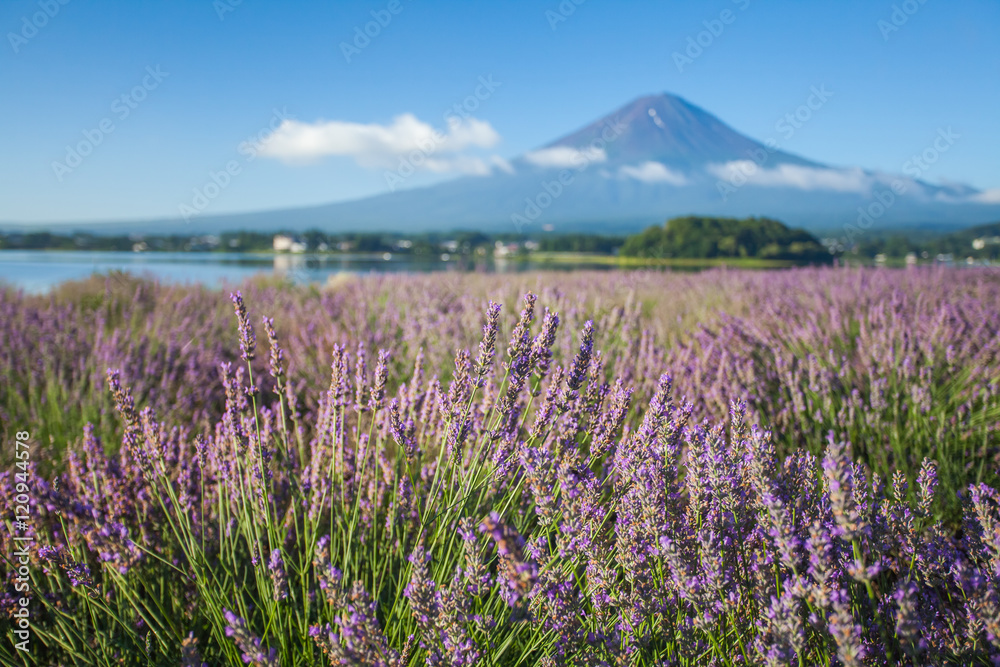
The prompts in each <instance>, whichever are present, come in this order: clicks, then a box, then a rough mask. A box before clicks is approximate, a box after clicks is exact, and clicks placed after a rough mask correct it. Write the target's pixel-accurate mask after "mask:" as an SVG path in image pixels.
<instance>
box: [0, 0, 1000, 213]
mask: <svg viewBox="0 0 1000 667" xmlns="http://www.w3.org/2000/svg"><path fill="white" fill-rule="evenodd" d="M398 1H399V3H400V4H399V7H401V10H400V11H398V13H397V14H395V15H392V19H391V22H390V23H389V24H388V25H386V26H385V27H384V28H381V29H380V34H378V35H377V36H376V37H374V38H372V39H371V41H370V43H369V44H368V45H367V46H365V48H364V49H362V50H360V53H355V54H353V55H352V58H351V62H347V59H346V58H345V56H344V54H343V53H342V49H341V46H340V44H341V43H342V42H348V43H350V42H351V41H352V40H353V39H354V36H355V28H362V29H363V28H364V25H365V24H366V23H367V22H369V21H371V20H372V16H371V12H372V11H375V12H379V11H381V10H386V9H387V7H389V5H390V1H389V0H368V1H357V2H355V1H350V2H330V1H324V2H307V1H305V0H289V1H284V2H280V3H278V2H263V0H242V2H239V3H238V4H235V3H236V2H237V0H219V2H216V3H214V4H213V0H197V1H195V0H170V1H165V0H164V1H158V2H154V1H152V0H127V1H126V0H117V1H112V0H105V1H100V0H91V1H87V0H68V2H67V4H65V5H63V4H60V3H59V0H41V2H39V0H34V1H30V0H24V1H22V0H4V2H2V3H0V33H2V35H3V36H4V38H3V42H2V44H0V91H2V93H0V94H2V103H0V126H2V128H3V130H2V132H0V221H15V222H16V221H22V222H35V221H38V222H44V221H76V220H81V221H82V220H105V219H107V220H113V219H132V218H146V217H156V216H176V215H177V213H178V205H179V204H181V203H185V202H190V201H191V199H192V193H193V190H194V189H195V188H199V187H203V186H204V185H205V184H206V183H207V182H208V177H209V176H208V175H209V172H210V171H218V170H220V169H224V168H225V165H226V164H227V162H229V161H231V160H236V161H237V162H238V164H239V166H240V173H239V174H238V175H236V176H234V177H233V178H232V179H231V182H230V184H229V185H228V186H227V187H226V188H224V189H223V190H222V191H221V193H220V194H219V195H218V196H217V197H216V198H215V199H214V200H213V201H212V202H211V204H210V206H209V207H208V208H207V209H206V211H205V212H206V213H226V212H235V211H249V210H259V209H266V208H277V207H285V206H299V205H308V204H319V203H326V202H331V201H337V200H345V199H353V198H356V197H361V196H365V195H370V194H376V193H379V192H385V191H387V186H386V183H385V180H384V170H382V169H379V168H372V167H371V166H370V165H369V166H365V165H363V164H359V161H358V160H357V159H355V158H352V157H349V156H333V157H326V158H323V159H320V160H317V161H313V162H311V163H309V164H288V163H286V162H283V161H281V160H277V159H271V158H264V157H260V158H258V159H256V160H253V161H252V162H251V161H247V160H246V156H245V155H243V154H241V153H240V152H239V151H238V148H237V147H238V146H239V144H240V142H242V141H244V140H245V139H247V138H248V137H250V136H252V135H255V134H257V133H258V132H260V131H261V130H263V129H265V128H266V127H267V125H268V123H269V121H270V120H271V119H272V117H273V113H274V111H273V110H274V109H278V110H282V109H285V110H287V113H288V114H289V115H290V116H291V117H293V118H294V119H296V120H298V121H301V122H304V123H316V122H318V121H344V122H351V123H358V124H364V125H370V124H378V125H383V126H386V125H390V124H391V123H392V122H393V119H394V118H395V117H397V116H399V115H400V114H404V113H410V114H413V115H414V116H415V117H416V118H417V119H419V120H420V121H423V122H426V123H428V124H430V125H432V126H435V127H445V124H444V123H443V121H442V114H443V113H444V111H446V110H447V109H448V108H450V107H451V106H452V105H454V104H455V103H459V102H461V101H462V100H463V99H464V98H465V97H466V96H468V95H470V94H472V93H473V92H474V91H475V89H476V86H477V85H478V83H477V81H478V79H479V77H481V76H489V75H492V77H493V79H494V80H495V81H497V82H500V84H501V85H500V87H499V88H497V89H496V91H495V92H493V94H492V95H491V96H489V99H486V100H485V101H483V102H482V103H481V104H480V106H479V108H478V109H477V110H475V111H474V112H473V116H474V117H475V118H476V119H479V120H481V121H484V122H486V123H489V125H490V126H491V127H492V128H493V130H495V133H496V134H497V135H499V142H498V143H496V144H495V145H493V146H491V147H490V148H489V152H490V153H493V154H496V155H499V156H502V157H504V158H510V157H513V156H515V155H517V154H519V153H521V152H523V151H526V150H530V149H533V148H536V147H538V146H540V145H542V144H544V143H547V142H548V141H550V140H553V139H555V138H557V137H559V136H561V135H563V134H566V133H568V132H569V131H571V130H574V129H576V128H578V127H580V126H582V125H584V124H586V123H588V122H590V121H592V120H594V119H596V118H598V117H600V116H602V115H604V114H606V113H608V112H610V111H612V110H613V109H615V108H616V107H618V106H621V105H623V104H624V103H626V102H628V101H630V100H631V99H633V98H635V97H637V96H639V95H643V94H649V93H656V92H664V91H667V92H672V93H675V94H678V95H681V96H682V97H684V98H686V99H687V100H689V101H691V102H693V103H694V104H697V105H699V106H701V107H703V108H705V109H706V110H708V111H710V112H712V113H714V114H716V115H717V116H719V117H720V118H721V119H722V120H724V121H725V122H727V123H729V124H730V125H732V126H733V127H735V128H736V129H737V130H739V131H741V132H743V133H745V134H748V135H749V136H751V137H754V138H756V139H765V138H768V137H776V138H777V136H778V135H777V134H776V132H775V123H776V122H777V121H778V120H779V119H780V118H781V117H782V116H783V115H784V114H786V113H788V112H791V111H794V110H795V108H796V107H797V106H798V105H800V104H802V103H803V102H805V100H806V98H807V97H808V95H809V91H810V87H811V86H820V85H825V86H826V88H827V89H828V90H830V91H832V92H833V97H832V98H831V99H830V100H829V101H828V102H827V103H826V104H825V105H824V106H823V107H822V108H821V109H820V110H819V111H817V112H816V113H815V115H814V117H813V118H812V119H811V120H810V121H809V122H808V123H807V124H805V125H804V126H803V127H802V128H801V129H800V130H798V131H797V132H796V133H795V134H794V136H793V137H792V138H791V139H789V140H788V141H784V142H783V143H782V148H783V149H785V150H789V151H792V152H796V153H799V154H801V155H804V156H806V157H809V158H811V159H814V160H818V161H821V162H826V163H829V164H833V165H858V166H862V167H865V168H870V169H880V170H885V171H891V172H898V171H899V170H900V168H901V165H902V163H903V162H905V161H906V160H907V159H908V158H909V156H911V155H912V154H913V153H916V152H919V151H920V150H922V149H923V148H925V147H926V146H928V145H930V142H932V141H933V139H934V136H935V134H936V132H937V130H938V128H942V127H948V126H951V127H952V128H953V130H954V132H957V133H958V134H959V135H960V136H961V138H960V139H959V140H958V142H957V143H956V145H955V146H954V147H953V148H952V149H951V150H950V151H949V152H948V153H947V154H945V155H943V156H942V157H941V159H940V160H939V161H938V162H937V163H936V164H935V165H933V167H932V168H931V169H930V170H929V171H928V172H927V173H926V174H925V178H926V179H927V180H930V181H932V182H933V181H941V180H946V181H959V182H964V183H968V184H970V185H973V186H975V187H978V188H982V189H986V188H997V187H1000V158H998V157H997V156H998V155H1000V122H998V118H1000V3H997V2H996V1H995V0H978V1H976V0H974V1H967V2H944V0H926V1H925V2H924V3H923V4H920V2H919V0H910V5H909V7H910V8H911V9H913V8H917V9H916V11H915V12H914V13H913V14H912V15H908V16H907V20H906V22H905V23H904V24H903V25H901V26H900V28H899V30H896V31H893V32H891V33H889V34H888V38H887V39H886V38H885V37H884V36H883V31H882V30H880V28H879V21H880V20H884V21H891V20H892V14H893V5H894V4H895V5H896V6H897V7H901V6H902V5H903V4H904V3H902V2H900V1H899V0H896V1H895V2H892V1H888V0H886V1H884V2H882V1H878V0H836V1H834V0H829V1H822V2H820V1H811V2H791V1H787V2H780V1H776V0H775V1H771V2H763V0H738V1H736V2H734V1H733V0H713V1H711V2H679V1H673V2H664V1H662V0H660V1H657V2H628V1H623V0H617V1H616V2H611V1H610V0H586V1H585V2H583V3H582V4H580V5H579V6H576V5H575V4H573V3H572V2H571V0H566V2H564V3H563V5H564V6H569V5H572V6H574V7H575V11H574V12H573V13H572V14H571V15H569V16H568V17H567V18H566V20H565V21H561V22H558V23H557V24H555V29H553V27H552V25H550V23H551V20H552V19H551V15H549V16H548V17H547V15H546V12H547V11H552V12H558V11H559V6H560V3H559V1H558V0H550V1H539V2H515V1H505V2H470V1H469V0H465V1H464V2H462V1H455V2H446V1H438V0H398ZM231 3H232V4H233V6H231V7H230V4H231ZM46 5H50V6H49V12H50V13H54V16H52V17H51V18H49V17H44V18H45V19H46V20H45V21H42V20H41V19H40V18H38V17H39V15H38V12H42V11H43V9H42V8H41V7H42V6H46ZM56 6H58V11H57V12H56V11H54V8H55V7H56ZM220 7H227V8H230V9H232V11H226V12H225V13H223V14H222V18H221V19H220V16H219V13H220V10H219V8H220ZM724 10H729V11H731V12H732V15H731V18H732V21H731V22H730V23H729V24H728V25H725V26H724V28H723V30H722V32H721V34H719V35H718V36H717V37H713V38H712V40H711V43H710V44H709V45H708V46H707V47H705V48H704V50H703V52H702V53H701V54H700V55H699V56H698V57H697V58H696V59H694V61H693V62H692V63H689V64H687V65H686V66H685V67H684V68H683V71H678V67H677V66H676V65H675V62H674V58H673V53H674V52H675V51H680V52H683V51H684V50H685V48H686V47H687V45H688V38H689V37H696V36H697V34H698V33H699V32H700V31H702V30H704V29H705V27H704V25H703V22H704V21H712V20H713V19H716V18H718V17H719V16H720V14H721V12H723V11H724ZM901 11H902V10H901ZM384 16H385V14H383V18H384ZM33 17H34V18H33ZM25 19H27V20H28V22H29V23H32V22H34V23H44V25H42V26H41V27H38V28H37V30H35V31H32V30H31V28H30V27H28V28H26V27H25V24H24V20H25ZM897 19H898V17H897ZM716 27H718V26H716ZM12 34H13V35H15V36H16V37H12ZM24 35H29V36H28V37H24ZM703 40H704V37H703ZM147 67H149V68H151V69H153V70H154V71H155V69H156V68H157V67H159V68H160V71H161V72H164V73H166V76H165V78H162V80H161V81H159V82H158V83H157V81H156V79H154V78H151V77H150V76H149V75H148V74H147ZM144 77H145V82H146V83H147V85H148V86H149V87H150V88H151V89H150V90H147V91H143V92H144V93H145V99H143V100H142V101H141V102H137V103H135V102H133V104H134V106H135V108H134V109H128V111H129V114H128V116H127V117H124V118H122V117H121V116H122V113H123V109H125V108H126V107H125V106H124V105H123V103H122V102H121V101H120V100H119V98H120V97H121V96H122V95H123V94H124V95H129V94H130V91H131V90H132V89H133V88H135V87H136V86H141V85H142V84H143V82H144ZM116 100H119V102H118V103H116ZM105 119H108V120H109V121H110V122H111V124H112V125H113V127H114V131H113V132H111V133H110V134H105V135H103V137H102V140H101V142H100V144H99V145H97V146H95V147H94V149H93V152H92V153H91V154H90V155H88V156H86V157H84V158H83V159H82V160H81V162H80V164H79V166H77V167H75V168H74V169H72V171H70V172H68V173H63V174H62V180H61V181H60V179H59V177H58V176H57V174H56V173H55V170H54V169H53V166H52V163H53V162H55V161H60V162H61V161H64V160H65V159H66V146H67V145H76V144H78V143H79V142H80V141H83V140H84V135H83V132H84V131H87V130H90V131H92V134H91V136H96V135H94V134H93V131H95V130H96V131H98V132H100V130H99V127H100V124H101V122H102V121H103V120H105ZM452 177H454V174H450V173H439V174H429V173H427V174H418V175H417V176H415V177H413V178H412V179H409V180H408V181H407V183H406V186H407V187H411V186H416V185H420V184H424V183H429V182H433V181H435V180H440V179H443V178H452Z"/></svg>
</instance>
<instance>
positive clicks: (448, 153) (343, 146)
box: [260, 113, 500, 174]
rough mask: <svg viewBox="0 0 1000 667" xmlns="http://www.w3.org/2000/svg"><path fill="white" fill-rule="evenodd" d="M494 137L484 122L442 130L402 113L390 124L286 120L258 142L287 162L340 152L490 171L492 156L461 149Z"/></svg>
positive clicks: (366, 159) (368, 162) (379, 162)
mask: <svg viewBox="0 0 1000 667" xmlns="http://www.w3.org/2000/svg"><path fill="white" fill-rule="evenodd" d="M498 141H500V135H499V134H497V131H496V130H494V129H493V126H492V125H490V124H489V123H488V122H486V121H481V120H477V119H475V118H468V119H466V120H458V119H457V118H456V119H455V120H454V122H451V123H450V124H449V126H448V129H447V131H441V130H437V129H435V128H434V127H432V126H431V125H429V124H428V123H425V122H423V121H421V120H420V119H418V118H417V117H416V116H414V115H413V114H409V113H406V114H402V115H401V116H397V117H396V118H394V119H393V121H392V123H391V124H389V125H379V124H378V123H370V124H363V123H347V122H343V121H337V120H333V121H317V122H315V123H303V122H300V121H295V120H285V121H283V122H282V123H281V125H280V126H279V127H278V129H276V130H275V131H274V132H272V133H271V134H270V135H269V136H268V137H267V138H266V139H264V141H262V142H261V146H260V154H261V155H264V156H267V157H272V158H277V159H279V160H282V161H284V162H289V163H303V162H312V161H315V160H317V159H319V158H322V157H326V156H330V155H339V156H347V157H351V158H353V159H354V160H355V162H357V163H358V164H359V165H360V166H362V167H379V168H386V169H392V168H395V167H398V166H399V163H400V160H407V161H408V162H409V163H410V164H412V165H413V166H414V167H415V168H418V169H424V170H427V171H432V172H438V173H443V172H461V173H469V174H488V173H490V169H491V167H490V165H491V164H496V163H495V161H494V160H492V159H491V160H490V161H489V162H487V161H485V160H483V159H482V158H479V157H474V156H469V155H461V154H460V153H462V152H463V151H466V150H467V149H470V148H490V147H492V146H494V145H496V143H497V142H498ZM498 166H499V165H498Z"/></svg>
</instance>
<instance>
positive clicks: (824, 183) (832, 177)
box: [708, 160, 872, 192]
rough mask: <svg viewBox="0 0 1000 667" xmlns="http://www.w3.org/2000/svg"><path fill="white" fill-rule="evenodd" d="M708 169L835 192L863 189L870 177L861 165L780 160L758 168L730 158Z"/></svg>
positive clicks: (756, 180)
mask: <svg viewBox="0 0 1000 667" xmlns="http://www.w3.org/2000/svg"><path fill="white" fill-rule="evenodd" d="M708 171H709V172H710V173H711V174H713V175H715V176H717V177H718V178H722V179H725V180H727V181H733V180H735V181H736V182H739V181H741V180H742V179H744V178H745V179H746V182H747V183H750V184H752V185H759V186H762V187H788V188H798V189H799V190H835V191H837V192H867V191H868V189H869V188H870V187H871V184H872V178H871V177H870V176H869V175H868V174H866V173H865V172H864V171H862V170H861V169H857V168H854V169H824V168H820V167H806V166H802V165H795V164H780V165H778V166H777V167H774V168H773V169H762V168H761V167H760V166H758V165H757V164H756V163H755V162H752V161H750V160H734V161H733V162H726V163H725V164H715V165H710V166H709V167H708Z"/></svg>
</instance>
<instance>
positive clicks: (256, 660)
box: [222, 609, 281, 667]
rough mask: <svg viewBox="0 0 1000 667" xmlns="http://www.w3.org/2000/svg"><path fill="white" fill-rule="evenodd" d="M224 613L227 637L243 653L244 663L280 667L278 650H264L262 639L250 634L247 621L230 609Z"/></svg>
mask: <svg viewBox="0 0 1000 667" xmlns="http://www.w3.org/2000/svg"><path fill="white" fill-rule="evenodd" d="M222 613H223V615H224V616H225V619H226V636H227V637H229V638H230V639H232V640H233V642H234V643H235V644H236V647H237V648H239V650H240V651H242V652H243V655H242V658H243V662H245V663H246V664H248V665H253V666H254V667H280V665H281V662H280V661H279V660H278V650H277V649H273V648H272V649H264V648H262V647H261V641H260V639H259V638H258V637H255V636H254V635H253V634H252V633H251V632H250V630H249V629H248V628H247V623H246V621H245V620H243V619H242V618H240V617H239V616H237V615H236V614H234V613H233V612H231V611H229V610H228V609H223V610H222Z"/></svg>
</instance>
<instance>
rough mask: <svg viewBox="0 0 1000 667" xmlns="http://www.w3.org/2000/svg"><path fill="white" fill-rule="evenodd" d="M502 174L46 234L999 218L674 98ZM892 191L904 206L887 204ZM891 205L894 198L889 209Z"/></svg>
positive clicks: (588, 130)
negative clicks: (815, 155) (863, 211)
mask: <svg viewBox="0 0 1000 667" xmlns="http://www.w3.org/2000/svg"><path fill="white" fill-rule="evenodd" d="M776 134H777V135H778V136H779V138H780V137H781V134H780V133H776ZM935 138H936V137H931V138H930V139H929V140H930V141H933V140H934V139H935ZM942 145H946V144H942ZM919 148H921V147H920V146H917V147H915V149H919ZM928 150H930V149H928ZM935 150H937V149H935ZM510 166H511V169H509V170H503V169H499V168H497V169H495V170H494V171H493V172H492V173H491V174H489V175H485V176H465V177H461V178H456V179H455V180H451V181H447V182H444V183H440V184H437V185H432V186H428V187H422V188H413V189H408V190H397V191H396V192H391V193H386V194H381V195H376V196H373V197H367V198H364V199H359V200H355V201H347V202H339V203H334V204H328V205H323V206H313V207H307V208H295V209H285V210H275V211H261V212H255V213H245V214H234V215H205V214H203V215H199V216H197V217H194V218H192V221H191V222H190V223H187V222H185V221H183V220H182V219H180V218H179V217H178V218H176V219H162V220H129V221H119V222H114V223H106V224H98V223H88V224H80V223H72V222H69V223H65V224H58V225H46V227H47V228H48V229H51V230H52V231H70V230H82V231H99V232H103V233H127V232H128V231H143V230H147V229H152V228H155V229H156V231H157V233H161V234H171V233H192V232H195V233H216V234H217V233H219V232H222V231H227V230H238V229H244V230H255V231H265V230H273V229H289V230H297V231H303V230H306V229H310V228H316V229H322V230H324V231H326V232H344V231H357V230H367V231H398V232H408V233H413V232H423V231H443V230H449V229H459V228H464V229H480V230H483V231H490V232H503V231H518V232H521V231H539V230H541V229H554V230H556V231H558V232H578V231H580V232H591V233H604V234H621V233H631V232H635V231H639V230H641V229H643V228H644V227H646V226H648V225H651V224H655V223H656V222H657V221H659V220H662V219H663V218H664V216H667V217H673V216H682V215H692V214H696V215H703V216H716V217H719V218H722V217H746V216H751V215H759V216H768V217H771V218H776V219H781V220H784V221H786V222H788V223H790V224H792V225H795V226H799V227H803V228H806V229H809V230H811V231H815V232H819V231H823V232H831V233H834V234H839V233H842V230H843V229H844V227H845V225H856V224H857V221H858V218H859V207H862V208H868V207H871V206H875V207H876V209H877V210H878V211H879V213H878V215H876V216H873V217H874V220H873V222H871V223H868V227H866V228H867V229H872V230H874V229H878V230H883V231H884V230H887V229H892V228H896V229H900V228H904V227H905V228H913V227H918V226H919V227H925V228H933V229H936V230H939V231H940V230H944V229H948V228H952V229H953V228H956V227H962V226H967V225H972V224H978V223H981V222H983V221H984V220H991V219H997V218H1000V202H997V201H995V198H993V197H987V196H986V195H984V194H983V193H981V192H979V191H977V190H976V189H974V188H971V187H968V186H964V185H932V184H929V183H927V182H924V181H922V180H919V176H920V172H919V171H914V170H913V169H910V168H907V167H906V166H905V165H904V166H901V169H902V170H903V171H906V172H907V175H898V174H885V173H880V172H874V171H868V170H864V169H861V168H857V167H851V168H845V167H833V166H829V165H824V164H821V163H819V162H816V161H813V160H809V159H806V158H803V157H799V156H797V155H793V154H791V153H787V152H785V151H782V150H780V146H779V145H778V142H777V141H776V140H773V139H765V140H764V141H757V140H755V139H751V138H749V137H746V136H744V135H742V134H740V133H739V132H737V131H736V130H734V129H733V128H731V127H729V126H728V125H726V124H725V123H724V122H722V121H721V120H719V119H718V118H717V117H715V116H713V115H712V114H710V113H709V112H707V111H705V110H704V109H701V108H699V107H697V106H695V105H694V104H691V103H690V102H688V101H686V100H684V99H682V98H680V97H677V96H675V95H670V94H661V95H649V96H645V97H640V98H637V99H635V100H633V101H631V102H629V103H628V104H626V105H625V106H623V107H620V108H618V109H616V110H615V111H613V112H611V113H610V114H608V115H607V116H605V117H603V118H600V119H597V120H595V121H594V122H593V123H590V124H589V125H587V126H586V127H584V128H582V129H579V130H576V131H574V132H571V133H570V134H567V135H566V136H564V137H562V138H560V139H557V140H555V141H552V142H550V143H548V144H545V145H543V146H541V147H539V148H538V149H536V150H533V151H528V152H527V153H525V154H523V155H520V156H517V157H515V158H513V159H512V160H511V161H510ZM740 174H750V175H749V176H748V177H746V178H743V177H741V176H740ZM893 184H896V185H897V186H898V189H899V190H900V192H899V194H893V193H891V192H889V191H890V187H891V186H892V185H893ZM886 192H889V194H890V195H891V201H890V202H889V203H888V204H885V203H884V202H885V201H887V199H886V197H887V196H888V195H886V194H885V193H886ZM15 227H18V225H16V224H14V223H10V224H6V225H4V224H0V228H5V229H12V228H15Z"/></svg>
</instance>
